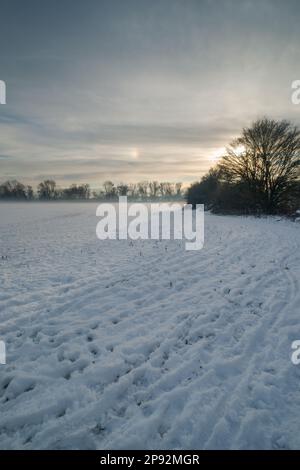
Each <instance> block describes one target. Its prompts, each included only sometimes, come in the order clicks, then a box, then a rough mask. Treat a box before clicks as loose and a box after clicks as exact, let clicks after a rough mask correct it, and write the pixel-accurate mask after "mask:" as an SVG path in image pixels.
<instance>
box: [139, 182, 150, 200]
mask: <svg viewBox="0 0 300 470" xmlns="http://www.w3.org/2000/svg"><path fill="white" fill-rule="evenodd" d="M148 186H149V183H148V181H140V182H139V183H137V191H138V194H139V196H140V197H141V198H143V199H144V198H146V197H147V196H148Z"/></svg>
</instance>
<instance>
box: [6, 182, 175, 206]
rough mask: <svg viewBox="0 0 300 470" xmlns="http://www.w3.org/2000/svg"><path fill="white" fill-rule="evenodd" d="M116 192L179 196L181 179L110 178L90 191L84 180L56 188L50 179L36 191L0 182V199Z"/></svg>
mask: <svg viewBox="0 0 300 470" xmlns="http://www.w3.org/2000/svg"><path fill="white" fill-rule="evenodd" d="M119 196H127V197H128V198H131V199H143V200H144V199H151V200H152V199H157V198H162V199H182V198H183V192H182V183H169V182H158V181H141V182H139V183H133V184H125V183H120V184H115V183H113V182H112V181H105V182H104V184H103V187H102V188H101V189H99V190H98V191H92V190H91V188H90V186H89V185H88V184H71V185H70V186H69V187H67V188H60V187H59V186H58V185H57V184H56V182H55V181H54V180H51V179H47V180H44V181H42V182H41V183H39V184H38V186H37V189H36V191H35V190H34V189H33V187H32V186H30V185H25V184H23V183H20V182H19V181H16V180H10V181H6V182H4V183H2V184H0V199H4V200H24V201H26V200H27V201H33V200H41V201H55V200H115V199H118V197H119Z"/></svg>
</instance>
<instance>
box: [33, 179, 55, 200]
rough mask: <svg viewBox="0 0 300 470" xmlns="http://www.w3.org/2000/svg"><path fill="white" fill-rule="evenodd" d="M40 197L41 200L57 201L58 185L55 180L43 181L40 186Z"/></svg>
mask: <svg viewBox="0 0 300 470" xmlns="http://www.w3.org/2000/svg"><path fill="white" fill-rule="evenodd" d="M38 195H39V198H40V199H56V198H57V196H58V191H57V189H56V183H55V181H53V180H45V181H42V182H41V183H40V184H39V185H38Z"/></svg>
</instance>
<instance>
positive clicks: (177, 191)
mask: <svg viewBox="0 0 300 470" xmlns="http://www.w3.org/2000/svg"><path fill="white" fill-rule="evenodd" d="M181 189H182V183H176V184H175V194H176V196H181Z"/></svg>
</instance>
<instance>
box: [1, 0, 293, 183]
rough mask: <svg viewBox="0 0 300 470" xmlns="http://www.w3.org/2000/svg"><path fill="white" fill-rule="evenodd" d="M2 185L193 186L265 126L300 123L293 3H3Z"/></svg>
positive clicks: (258, 0)
mask: <svg viewBox="0 0 300 470" xmlns="http://www.w3.org/2000/svg"><path fill="white" fill-rule="evenodd" d="M0 15H1V27H0V79H1V80H5V82H6V86H7V104H6V105H0V181H3V180H6V179H8V178H17V179H20V180H22V181H24V182H26V183H31V184H33V185H36V184H37V182H39V181H40V180H41V179H44V178H49V177H51V178H55V179H56V180H57V181H58V183H59V184H60V185H67V184H70V183H72V182H87V183H90V184H91V186H92V187H98V186H100V185H101V183H102V182H103V181H105V180H107V179H112V180H113V181H115V182H121V181H128V182H134V181H137V180H143V179H158V180H169V181H184V182H186V183H187V182H191V181H195V180H197V179H199V178H200V177H201V176H202V175H203V173H204V172H205V171H207V169H208V168H209V167H210V166H211V165H212V163H213V160H214V158H215V156H216V155H218V152H219V151H220V149H222V147H224V146H225V145H226V144H227V143H228V142H229V141H230V140H231V139H232V138H234V137H236V136H237V135H238V134H239V132H240V130H241V128H242V127H243V126H246V125H248V124H249V123H250V122H251V121H252V120H253V119H255V118H256V117H260V116H264V115H266V116H271V117H276V118H278V117H280V118H289V119H292V120H293V121H294V122H295V123H297V124H300V106H295V105H292V103H291V82H292V81H293V80H295V79H300V2H299V1H298V0H285V1H282V0H280V1H277V0H223V1H221V0H211V1H209V0H151V1H150V0H106V1H104V0H80V1H79V0H26V1H24V0H19V1H17V0H0Z"/></svg>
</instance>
